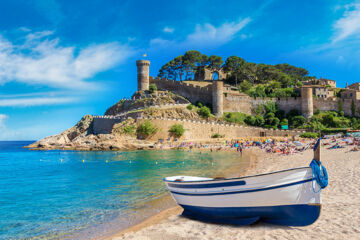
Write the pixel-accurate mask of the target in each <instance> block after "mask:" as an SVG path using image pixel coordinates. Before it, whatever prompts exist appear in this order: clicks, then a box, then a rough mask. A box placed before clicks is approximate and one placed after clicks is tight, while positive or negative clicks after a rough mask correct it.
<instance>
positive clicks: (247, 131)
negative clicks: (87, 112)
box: [93, 113, 304, 140]
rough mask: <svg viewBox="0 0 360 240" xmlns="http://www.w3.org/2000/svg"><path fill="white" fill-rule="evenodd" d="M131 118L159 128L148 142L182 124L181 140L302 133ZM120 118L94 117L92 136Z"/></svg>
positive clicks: (240, 126) (108, 128) (198, 121)
mask: <svg viewBox="0 0 360 240" xmlns="http://www.w3.org/2000/svg"><path fill="white" fill-rule="evenodd" d="M131 117H132V118H134V119H136V121H137V124H140V123H141V122H143V121H145V120H151V122H152V124H154V125H156V126H157V127H158V128H159V131H158V132H157V133H156V134H154V135H153V136H151V137H150V139H149V140H157V139H160V138H165V137H166V138H168V137H171V134H170V133H169V129H170V128H171V126H172V125H173V124H176V123H177V124H179V123H180V124H182V125H184V128H185V129H186V131H185V134H184V137H183V139H184V140H200V139H206V138H211V136H213V135H214V134H216V133H218V134H221V135H224V136H225V137H226V138H239V137H266V136H278V137H284V136H298V135H299V134H301V133H303V132H304V131H297V130H273V129H264V128H259V127H250V126H242V125H236V124H230V123H220V122H211V121H206V120H190V119H178V118H162V117H155V118H154V117H148V118H143V117H142V116H141V113H134V114H133V115H132V116H131ZM127 118H128V116H127V117H126V118H125V117H124V118H121V117H109V118H107V117H104V116H94V122H93V132H94V134H109V133H111V131H112V129H113V126H114V125H115V124H116V123H120V122H122V121H124V120H126V119H127Z"/></svg>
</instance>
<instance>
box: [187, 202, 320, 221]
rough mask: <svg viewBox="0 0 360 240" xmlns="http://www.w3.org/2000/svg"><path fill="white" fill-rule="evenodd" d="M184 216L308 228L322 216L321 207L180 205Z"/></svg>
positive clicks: (304, 205)
mask: <svg viewBox="0 0 360 240" xmlns="http://www.w3.org/2000/svg"><path fill="white" fill-rule="evenodd" d="M180 206H181V207H182V208H183V209H184V212H183V215H184V216H187V217H189V218H194V219H198V220H202V221H208V222H221V223H232V224H240V225H249V224H252V223H254V222H256V221H259V220H261V221H262V222H266V223H271V224H278V225H285V226H307V225H311V224H313V223H314V222H315V221H316V220H317V219H318V217H319V216H320V210H321V205H320V204H319V205H307V204H297V205H282V206H266V207H216V208H214V207H199V206H188V205H180Z"/></svg>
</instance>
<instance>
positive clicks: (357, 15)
mask: <svg viewBox="0 0 360 240" xmlns="http://www.w3.org/2000/svg"><path fill="white" fill-rule="evenodd" d="M343 8H345V12H344V15H343V17H342V18H340V19H339V20H337V21H336V22H335V24H334V26H333V28H334V30H335V33H334V36H333V38H332V42H333V43H336V42H338V41H341V40H344V39H346V38H348V37H351V36H354V35H356V34H359V33H360V4H350V5H345V6H344V7H343Z"/></svg>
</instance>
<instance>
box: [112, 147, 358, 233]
mask: <svg viewBox="0 0 360 240" xmlns="http://www.w3.org/2000/svg"><path fill="white" fill-rule="evenodd" d="M349 149H350V148H349V147H347V148H345V149H335V150H327V149H325V148H322V161H323V164H324V165H325V166H326V168H327V170H328V174H329V185H328V187H327V188H326V189H325V190H323V192H322V210H321V215H320V217H319V219H318V220H317V221H316V222H315V223H314V224H312V225H310V226H306V227H284V226H277V225H270V224H265V223H261V222H260V223H256V224H253V225H251V226H231V225H221V224H209V223H202V222H199V221H194V220H190V219H187V218H184V217H182V216H181V212H182V208H180V207H174V208H170V209H168V210H165V211H163V212H161V213H159V214H158V215H155V216H153V217H151V218H149V219H147V220H146V221H144V222H142V223H140V224H138V225H135V226H133V227H131V228H129V229H126V230H125V231H122V232H120V233H118V234H116V235H115V236H112V237H110V238H108V239H112V240H120V239H137V240H145V239H146V240H147V239H164V240H165V239H166V240H169V239H174V240H175V239H302V240H304V239H360V187H359V186H360V177H359V176H360V152H349ZM248 151H250V150H248ZM256 151H257V155H258V158H257V160H256V162H255V164H254V163H253V164H252V166H253V167H251V168H249V169H248V171H247V172H246V175H250V174H260V173H266V172H271V171H278V170H282V169H288V168H294V167H301V166H307V165H309V163H310V161H311V159H312V157H313V152H312V150H307V151H305V152H303V153H299V154H295V155H288V156H282V155H279V154H266V153H264V152H263V151H261V150H256Z"/></svg>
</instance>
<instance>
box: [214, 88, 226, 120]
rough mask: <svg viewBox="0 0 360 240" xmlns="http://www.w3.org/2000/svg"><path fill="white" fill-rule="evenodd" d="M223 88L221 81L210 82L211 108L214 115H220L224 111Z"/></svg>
mask: <svg viewBox="0 0 360 240" xmlns="http://www.w3.org/2000/svg"><path fill="white" fill-rule="evenodd" d="M223 88H224V84H223V82H222V81H213V83H212V108H213V114H214V115H215V116H218V117H220V116H222V115H223V113H224V110H223V104H224V101H223V97H224V93H223V91H224V90H223Z"/></svg>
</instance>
